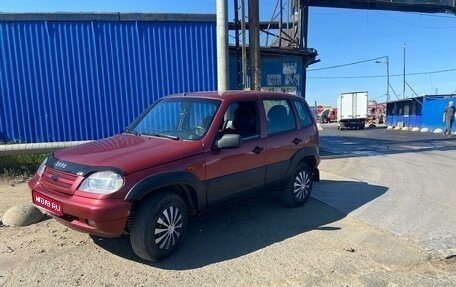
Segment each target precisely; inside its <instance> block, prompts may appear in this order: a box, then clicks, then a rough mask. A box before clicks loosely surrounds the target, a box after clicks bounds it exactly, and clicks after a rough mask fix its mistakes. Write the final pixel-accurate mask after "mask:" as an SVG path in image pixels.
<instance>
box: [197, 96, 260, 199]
mask: <svg viewBox="0 0 456 287" xmlns="http://www.w3.org/2000/svg"><path fill="white" fill-rule="evenodd" d="M259 115H260V114H259V112H258V101H256V100H254V101H244V102H238V103H233V104H231V105H230V106H229V107H228V108H227V109H226V111H225V116H224V124H223V126H222V127H221V129H220V134H219V137H221V136H223V134H226V133H236V134H239V135H240V136H241V138H242V143H241V146H240V147H238V148H233V149H220V150H212V151H211V152H209V153H208V154H207V155H206V178H207V198H208V204H209V206H213V205H216V204H219V203H222V202H226V201H229V200H234V199H236V198H239V197H242V196H245V195H248V194H250V193H253V192H255V191H258V190H262V189H263V188H264V178H265V156H264V140H263V139H262V138H261V136H260V135H261V133H260V127H261V124H260V117H259Z"/></svg>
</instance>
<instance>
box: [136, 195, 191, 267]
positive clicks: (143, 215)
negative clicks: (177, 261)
mask: <svg viewBox="0 0 456 287" xmlns="http://www.w3.org/2000/svg"><path fill="white" fill-rule="evenodd" d="M187 222H188V213H187V207H186V205H185V203H184V201H183V200H182V199H181V198H180V197H179V196H178V195H176V194H173V193H166V192H163V193H157V194H155V195H153V196H152V197H150V198H148V199H147V200H146V201H145V202H144V203H142V204H141V205H140V206H139V208H138V210H137V211H136V212H135V217H134V220H133V226H132V228H131V233H130V241H131V246H132V248H133V251H134V252H135V253H136V255H138V256H139V257H141V258H142V259H145V260H148V261H158V260H160V259H163V258H165V257H167V256H169V255H170V254H171V253H172V252H173V251H174V250H175V249H176V248H177V247H178V246H179V244H180V242H181V241H182V238H183V237H184V235H185V231H186V229H187Z"/></svg>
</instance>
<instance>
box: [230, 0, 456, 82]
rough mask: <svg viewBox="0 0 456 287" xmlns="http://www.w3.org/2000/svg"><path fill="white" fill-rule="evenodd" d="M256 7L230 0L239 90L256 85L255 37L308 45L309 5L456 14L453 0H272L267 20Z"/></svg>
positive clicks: (246, 0) (254, 1)
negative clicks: (232, 11) (274, 0)
mask: <svg viewBox="0 0 456 287" xmlns="http://www.w3.org/2000/svg"><path fill="white" fill-rule="evenodd" d="M258 7H259V0H234V22H231V23H229V24H228V27H229V30H231V31H233V32H234V39H235V50H236V59H237V71H238V73H237V82H238V84H239V88H242V89H244V88H248V87H249V86H250V89H258V88H259V76H258V74H259V50H260V44H259V41H258V40H257V38H256V37H260V34H262V36H263V38H262V39H263V46H264V47H266V46H268V47H277V48H296V49H307V48H308V47H307V35H308V18H309V17H308V16H309V7H332V8H349V9H366V10H390V11H403V12H420V13H450V14H456V0H426V1H423V0H276V3H275V5H274V9H273V11H272V16H271V18H270V20H269V21H260V20H259V14H258ZM248 54H250V64H248V57H247V55H248ZM249 68H250V72H249ZM249 74H250V84H249V83H248V75H249ZM304 89H305V69H304Z"/></svg>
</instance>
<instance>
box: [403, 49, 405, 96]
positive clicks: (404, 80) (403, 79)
mask: <svg viewBox="0 0 456 287" xmlns="http://www.w3.org/2000/svg"><path fill="white" fill-rule="evenodd" d="M402 48H404V72H403V88H402V97H403V98H404V99H405V42H404V45H403V46H402Z"/></svg>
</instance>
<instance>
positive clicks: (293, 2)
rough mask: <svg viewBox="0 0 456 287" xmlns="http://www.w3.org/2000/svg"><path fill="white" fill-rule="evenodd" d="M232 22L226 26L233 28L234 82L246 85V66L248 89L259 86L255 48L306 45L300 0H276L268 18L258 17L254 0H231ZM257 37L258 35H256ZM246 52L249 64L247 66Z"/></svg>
mask: <svg viewBox="0 0 456 287" xmlns="http://www.w3.org/2000/svg"><path fill="white" fill-rule="evenodd" d="M233 3H234V22H232V23H229V29H230V30H231V31H234V42H235V50H236V60H237V62H236V64H237V71H238V73H237V82H238V83H239V87H240V88H247V87H248V86H249V85H248V73H249V71H248V70H249V68H248V67H250V79H251V81H250V88H251V89H258V88H259V79H258V76H257V75H258V73H259V50H260V46H261V44H260V41H261V40H262V44H263V47H278V48H307V47H306V43H305V41H304V40H303V39H305V37H304V34H303V31H307V28H306V29H303V28H302V23H303V22H302V21H301V19H303V18H304V17H303V16H304V15H302V9H301V2H300V0H276V3H275V5H274V9H273V12H272V15H271V19H270V20H269V21H260V20H259V10H258V8H259V1H258V0H234V1H233ZM257 37H258V38H257ZM248 54H249V55H250V65H248Z"/></svg>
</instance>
